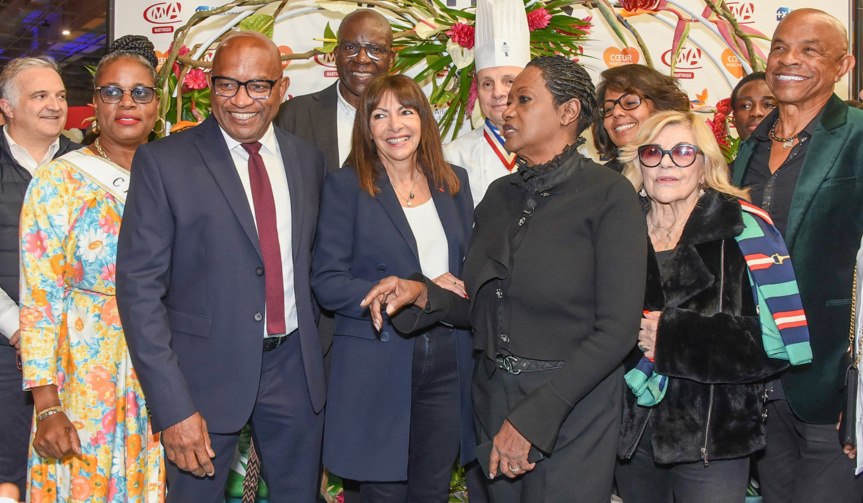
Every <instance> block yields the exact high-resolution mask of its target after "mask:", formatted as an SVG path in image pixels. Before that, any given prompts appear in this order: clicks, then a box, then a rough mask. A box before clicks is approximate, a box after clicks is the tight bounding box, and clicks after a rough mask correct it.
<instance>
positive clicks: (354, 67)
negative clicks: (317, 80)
mask: <svg viewBox="0 0 863 503" xmlns="http://www.w3.org/2000/svg"><path fill="white" fill-rule="evenodd" d="M338 40H339V46H338V47H337V48H336V71H337V72H338V74H339V80H338V82H336V83H335V84H333V85H331V86H329V87H327V88H326V89H324V90H323V91H318V92H316V93H313V94H308V95H305V96H298V97H296V98H293V99H290V100H288V101H286V102H285V103H283V104H282V106H281V108H280V109H279V114H278V115H277V116H276V121H275V124H276V125H277V126H279V127H281V128H283V129H284V130H286V131H289V132H291V133H294V134H295V135H297V136H299V137H300V138H302V139H304V140H306V141H308V142H309V143H311V144H312V145H314V146H315V147H317V148H318V150H320V151H321V152H323V153H324V156H325V157H326V159H327V169H328V170H329V171H335V170H337V169H339V168H340V167H341V166H342V163H343V162H344V161H345V159H347V157H348V153H350V150H351V136H352V132H353V127H354V116H355V115H356V112H357V102H358V101H359V99H360V94H362V92H363V89H365V88H366V86H367V85H368V83H369V82H371V81H372V79H374V78H375V77H377V76H378V75H386V74H387V72H388V71H389V69H390V67H391V66H392V64H393V56H394V53H393V49H392V47H393V32H392V28H390V23H389V21H387V18H385V17H384V16H382V15H381V14H380V13H378V12H377V11H374V10H370V9H361V10H357V11H354V12H352V13H350V14H348V15H347V16H346V17H345V18H344V19H343V20H342V24H341V25H340V26H339V34H338Z"/></svg>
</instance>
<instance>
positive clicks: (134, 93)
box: [96, 86, 157, 105]
mask: <svg viewBox="0 0 863 503" xmlns="http://www.w3.org/2000/svg"><path fill="white" fill-rule="evenodd" d="M96 90H97V91H99V98H101V99H102V103H108V104H114V103H120V102H121V101H123V95H124V94H126V91H129V96H131V97H132V101H134V102H135V103H138V104H141V105H143V104H145V103H150V102H151V101H153V98H155V97H156V91H157V89H156V88H155V87H147V86H137V87H133V88H131V89H127V88H123V87H118V86H99V87H97V88H96Z"/></svg>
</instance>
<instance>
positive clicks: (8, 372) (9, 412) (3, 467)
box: [0, 335, 33, 494]
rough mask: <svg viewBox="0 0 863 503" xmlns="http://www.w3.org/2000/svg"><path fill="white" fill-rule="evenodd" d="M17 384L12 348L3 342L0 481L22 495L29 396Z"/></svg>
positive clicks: (30, 416) (0, 359)
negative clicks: (11, 484) (8, 484)
mask: <svg viewBox="0 0 863 503" xmlns="http://www.w3.org/2000/svg"><path fill="white" fill-rule="evenodd" d="M0 337H3V336H2V335H0ZM21 383H22V377H21V371H20V370H18V365H17V363H16V357H15V348H14V347H12V346H10V345H9V344H8V343H7V342H6V341H5V340H4V341H3V343H0V482H12V483H14V484H15V485H17V486H18V489H19V490H20V491H21V494H25V492H24V489H25V486H26V484H27V455H28V452H29V448H28V445H29V440H30V424H31V422H32V420H33V397H32V396H31V395H30V392H29V391H22V390H21Z"/></svg>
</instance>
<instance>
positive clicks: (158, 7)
mask: <svg viewBox="0 0 863 503" xmlns="http://www.w3.org/2000/svg"><path fill="white" fill-rule="evenodd" d="M180 10H181V9H180V2H163V3H157V4H153V5H151V6H149V7H147V8H146V9H145V10H144V20H146V21H148V22H150V23H153V24H171V23H179V22H181V21H183V19H182V18H181V17H180Z"/></svg>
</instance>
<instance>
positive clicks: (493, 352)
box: [363, 56, 647, 503]
mask: <svg viewBox="0 0 863 503" xmlns="http://www.w3.org/2000/svg"><path fill="white" fill-rule="evenodd" d="M508 102H509V106H508V107H507V109H506V111H505V112H504V119H505V121H506V122H505V125H504V127H503V134H504V137H505V138H506V149H507V150H508V151H511V152H515V153H517V154H518V158H519V163H520V164H519V170H518V172H517V173H514V174H512V175H509V176H506V177H503V178H501V179H499V180H497V181H495V182H494V183H492V184H491V186H490V187H489V190H488V192H487V193H486V195H485V197H484V198H483V200H482V202H481V203H480V204H479V205H478V206H477V208H476V211H475V213H474V222H475V225H474V230H473V236H472V238H471V244H470V247H469V248H468V253H467V258H466V261H465V264H464V280H465V287H466V290H467V293H468V296H469V299H470V300H469V301H468V300H466V299H464V298H460V297H458V296H456V295H454V294H451V293H450V292H446V291H444V290H442V289H440V288H438V287H437V286H436V285H434V284H433V283H432V282H431V281H429V280H428V279H423V278H422V277H414V279H417V280H420V281H406V280H400V279H398V278H395V277H391V278H387V279H384V280H382V281H381V283H379V284H378V285H377V286H376V287H375V288H374V289H372V290H371V291H370V293H369V294H368V295H367V296H366V299H365V300H364V304H363V305H372V309H371V313H372V318H373V320H375V323H376V324H377V325H378V326H381V323H382V322H383V321H384V319H382V318H381V312H380V309H381V307H380V306H381V303H383V302H386V303H387V304H388V305H387V312H388V313H389V314H393V313H394V312H395V311H396V310H397V308H398V307H400V306H403V305H405V304H411V303H412V304H415V306H414V307H411V308H410V309H406V310H404V311H403V312H402V313H400V315H399V316H397V317H395V318H394V320H393V321H394V322H395V323H396V326H399V327H403V328H404V329H405V330H412V329H416V328H419V327H422V326H426V325H427V324H429V323H433V322H436V321H440V320H443V321H447V322H450V323H454V324H456V325H460V326H463V325H466V324H468V323H470V325H471V327H472V328H473V331H474V347H475V348H476V349H477V350H478V351H479V352H480V355H479V356H478V357H477V364H476V369H475V371H474V375H473V389H472V397H473V401H474V417H475V422H474V424H475V428H476V432H477V441H478V442H479V443H481V444H483V445H482V446H481V447H483V449H477V455H478V456H479V457H480V459H479V461H480V464H486V467H487V468H488V471H489V472H490V474H489V475H490V477H491V478H494V477H495V476H496V475H498V474H499V473H502V474H503V475H505V476H506V477H505V478H503V477H502V478H499V479H495V480H493V481H492V482H490V485H489V489H490V493H491V494H490V495H491V497H492V500H493V501H495V502H497V503H500V502H517V501H523V502H530V503H535V502H557V501H566V502H572V501H576V502H590V503H607V502H608V501H609V499H610V496H611V488H612V474H613V470H614V460H615V452H616V447H617V441H618V434H619V427H620V415H619V414H620V410H621V405H622V400H623V399H622V395H623V372H622V367H621V363H622V361H623V358H624V357H625V356H626V354H627V353H628V351H629V349H630V348H632V347H633V346H634V345H635V340H636V335H637V332H638V318H639V313H640V309H641V303H642V300H643V293H644V291H643V289H642V281H643V279H644V274H645V272H644V271H645V261H646V255H647V254H646V243H647V239H646V236H645V228H644V219H643V217H642V215H641V212H640V211H639V207H638V201H637V196H636V194H635V191H634V190H633V188H632V185H631V184H630V183H629V182H628V181H627V180H626V179H624V178H623V177H622V176H620V175H619V174H617V173H614V172H613V171H611V170H609V169H606V168H603V167H602V166H600V165H598V164H596V163H594V162H593V161H591V160H589V159H586V158H585V157H583V156H582V155H581V154H579V153H578V152H577V150H576V149H577V147H578V145H579V144H580V141H579V140H578V138H579V135H580V134H581V132H582V131H583V130H584V129H585V128H586V127H587V126H588V125H589V124H590V121H591V118H592V111H593V109H594V107H595V101H594V98H593V85H592V83H591V82H590V77H589V76H588V75H587V72H585V71H584V69H583V68H581V67H580V66H578V65H577V64H575V63H573V62H572V61H569V60H567V59H566V58H563V57H559V56H556V57H540V58H536V59H534V60H533V61H531V62H530V63H529V64H528V65H527V67H526V68H525V70H524V71H523V72H522V73H521V74H519V76H518V77H516V79H515V82H514V83H513V85H512V88H511V90H510V93H509V98H508ZM540 456H544V457H545V459H541V460H539V459H540ZM537 460H539V461H537Z"/></svg>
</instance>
